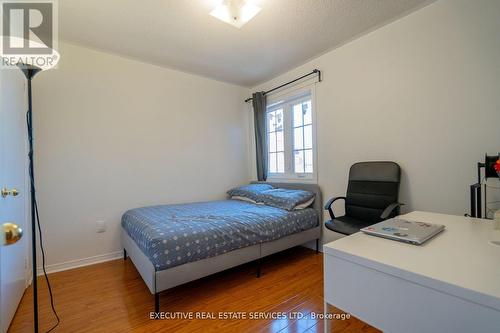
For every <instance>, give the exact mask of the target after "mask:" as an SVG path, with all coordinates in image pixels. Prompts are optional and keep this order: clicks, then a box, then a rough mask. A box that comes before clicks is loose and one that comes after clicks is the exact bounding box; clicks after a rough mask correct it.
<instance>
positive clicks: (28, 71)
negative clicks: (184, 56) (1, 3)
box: [17, 50, 59, 333]
mask: <svg viewBox="0 0 500 333" xmlns="http://www.w3.org/2000/svg"><path fill="white" fill-rule="evenodd" d="M52 52H53V55H52V57H51V59H52V60H54V61H53V62H51V63H50V64H48V63H47V62H44V64H45V65H44V66H37V65H35V64H30V63H25V62H23V61H20V62H18V63H17V66H18V67H19V69H21V71H22V72H23V74H24V75H25V76H26V79H27V81H28V111H27V114H26V123H27V132H28V159H29V166H28V172H29V177H30V194H31V196H30V207H31V255H32V259H31V261H32V274H33V280H32V283H33V321H34V323H33V324H34V332H35V333H38V283H37V265H36V254H37V247H36V243H37V242H36V229H37V220H38V207H37V201H36V189H35V174H34V153H33V151H34V150H33V148H34V147H33V103H32V101H33V97H32V85H31V83H32V80H33V77H34V76H35V75H36V74H37V73H39V72H41V71H42V70H48V69H51V68H53V67H54V66H55V65H56V64H57V61H58V60H59V54H58V53H57V51H55V50H53V51H52ZM27 59H28V60H29V59H32V60H33V61H36V60H37V58H35V57H31V58H27ZM44 59H45V58H44ZM23 60H26V59H23ZM46 60H47V59H46ZM38 62H40V59H38ZM40 237H42V236H41V234H40ZM44 273H45V267H44ZM45 276H46V275H45ZM46 279H47V276H46ZM47 282H48V279H47ZM49 288H50V285H49ZM49 291H50V290H49ZM50 293H51V305H52V307H53V303H52V292H51V291H50ZM53 310H54V307H53ZM54 311H55V310H54ZM56 317H57V314H56ZM57 319H58V321H59V318H58V317H57ZM56 325H57V324H56Z"/></svg>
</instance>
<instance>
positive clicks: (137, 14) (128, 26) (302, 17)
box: [59, 0, 432, 87]
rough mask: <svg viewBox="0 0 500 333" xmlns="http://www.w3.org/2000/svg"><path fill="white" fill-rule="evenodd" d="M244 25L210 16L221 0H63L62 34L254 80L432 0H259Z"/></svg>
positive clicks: (243, 81) (246, 82)
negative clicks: (256, 13) (257, 8)
mask: <svg viewBox="0 0 500 333" xmlns="http://www.w3.org/2000/svg"><path fill="white" fill-rule="evenodd" d="M252 2H253V3H254V4H257V5H259V6H260V7H262V10H261V12H260V13H259V14H258V15H257V16H256V17H255V18H253V19H252V20H251V21H250V22H248V23H247V24H246V25H244V26H243V27H242V28H241V29H237V28H235V27H232V26H230V25H229V24H226V23H223V22H221V21H219V20H217V19H215V18H214V17H212V16H210V15H209V12H210V11H211V10H212V9H213V8H214V7H215V5H216V4H217V3H218V1H217V0H142V1H141V0H105V1H103V0H85V1H82V0H60V1H59V29H60V36H59V37H60V39H61V40H63V41H68V42H71V43H76V44H79V45H83V46H87V47H91V48H95V49H99V50H103V51H105V52H110V53H114V54H118V55H122V56H125V57H129V58H133V59H137V60H140V61H144V62H148V63H152V64H156V65H159V66H164V67H168V68H174V69H178V70H181V71H185V72H190V73H195V74H199V75H203V76H206V77H210V78H213V79H217V80H221V81H225V82H230V83H235V84H239V85H242V86H248V87H251V86H254V85H256V84H257V83H261V82H264V81H267V80H268V79H271V78H273V77H274V76H276V75H278V74H281V73H283V72H285V71H287V70H289V69H292V68H294V67H296V66H298V65H300V64H303V63H304V62H306V61H307V60H309V59H312V58H314V57H315V56H317V55H319V54H321V53H323V52H325V51H328V50H331V49H332V48H335V47H336V46H339V45H341V44H343V43H346V42H348V41H350V40H352V39H353V38H356V37H357V36H360V35H361V34H363V33H366V32H369V31H372V30H373V29H375V28H377V27H380V26H381V25H383V24H386V23H388V22H391V21H393V20H395V19H397V18H399V17H401V16H403V15H405V14H408V13H410V12H411V11H413V10H416V9H419V8H421V7H422V6H424V5H425V4H428V3H429V2H432V0H253V1H252Z"/></svg>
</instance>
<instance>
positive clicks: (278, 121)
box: [276, 109, 283, 131]
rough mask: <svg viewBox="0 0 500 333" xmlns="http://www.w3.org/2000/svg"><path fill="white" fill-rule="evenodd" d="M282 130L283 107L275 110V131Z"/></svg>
mask: <svg viewBox="0 0 500 333" xmlns="http://www.w3.org/2000/svg"><path fill="white" fill-rule="evenodd" d="M282 130H283V109H279V110H276V131H282Z"/></svg>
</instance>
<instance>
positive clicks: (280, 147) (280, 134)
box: [276, 131, 285, 151]
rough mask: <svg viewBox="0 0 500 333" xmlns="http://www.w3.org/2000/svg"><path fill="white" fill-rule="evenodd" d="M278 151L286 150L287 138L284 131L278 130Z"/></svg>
mask: <svg viewBox="0 0 500 333" xmlns="http://www.w3.org/2000/svg"><path fill="white" fill-rule="evenodd" d="M276 151H285V140H284V139H283V131H279V132H276Z"/></svg>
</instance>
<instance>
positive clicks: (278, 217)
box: [121, 183, 322, 312]
mask: <svg viewBox="0 0 500 333" xmlns="http://www.w3.org/2000/svg"><path fill="white" fill-rule="evenodd" d="M267 184H271V185H273V186H275V187H279V188H286V189H302V190H306V191H309V192H312V193H314V194H315V200H314V202H313V204H312V206H311V207H309V208H305V209H301V210H295V211H288V210H284V209H280V208H276V207H271V206H267V205H262V204H255V203H250V202H246V201H241V200H221V201H211V202H200V203H189V204H178V205H161V206H151V207H143V208H136V209H132V210H129V211H127V212H126V213H125V214H124V215H123V217H122V232H121V234H122V245H123V249H124V259H127V257H129V258H130V259H131V260H132V262H133V263H134V265H135V267H136V268H137V270H138V271H139V273H140V275H141V277H142V278H143V280H144V282H145V283H146V285H147V286H148V289H149V291H150V292H151V293H152V294H153V295H154V296H155V312H159V310H160V309H159V295H160V293H161V292H162V291H164V290H167V289H170V288H172V287H175V286H178V285H181V284H184V283H187V282H190V281H193V280H196V279H199V278H202V277H204V276H208V275H210V274H214V273H217V272H220V271H223V270H226V269H228V268H231V267H234V266H237V265H241V264H243V263H247V262H251V261H256V262H257V264H258V265H257V276H258V277H259V276H260V259H261V258H263V257H265V256H268V255H270V254H273V253H276V252H279V251H283V250H285V249H288V248H291V247H294V246H297V245H301V244H304V243H307V242H310V241H314V240H316V250H318V246H319V244H318V241H319V238H320V237H321V222H322V207H321V204H322V197H321V191H320V189H319V187H318V186H317V185H315V184H297V183H293V184H292V183H267Z"/></svg>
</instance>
